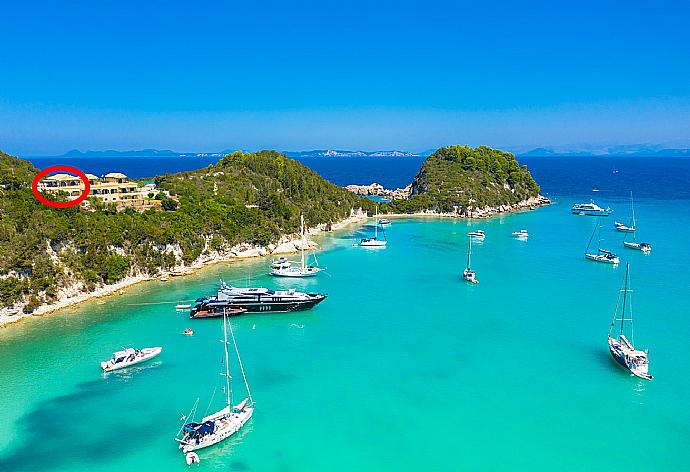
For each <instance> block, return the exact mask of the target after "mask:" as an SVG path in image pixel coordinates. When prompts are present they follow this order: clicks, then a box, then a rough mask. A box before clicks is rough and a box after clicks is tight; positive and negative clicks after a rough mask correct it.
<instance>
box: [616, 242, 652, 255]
mask: <svg viewBox="0 0 690 472" xmlns="http://www.w3.org/2000/svg"><path fill="white" fill-rule="evenodd" d="M623 245H624V246H625V247H627V248H628V249H635V250H637V251H642V252H644V253H645V254H649V253H650V252H652V245H651V244H649V243H638V242H635V241H623Z"/></svg>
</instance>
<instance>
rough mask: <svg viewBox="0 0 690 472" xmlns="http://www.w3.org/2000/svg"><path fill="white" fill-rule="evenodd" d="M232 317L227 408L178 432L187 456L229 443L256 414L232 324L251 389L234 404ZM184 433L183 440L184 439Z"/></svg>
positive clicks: (225, 341)
mask: <svg viewBox="0 0 690 472" xmlns="http://www.w3.org/2000/svg"><path fill="white" fill-rule="evenodd" d="M228 325H229V323H228V317H227V315H226V314H225V313H224V314H223V340H222V341H221V342H222V343H223V349H224V350H225V372H221V374H220V375H222V376H224V377H225V394H226V396H225V406H224V407H223V408H222V409H221V410H219V411H217V412H216V413H213V414H211V415H208V416H205V417H204V418H202V419H201V421H200V422H199V423H196V422H194V421H192V422H189V423H184V424H183V425H182V428H180V431H178V433H177V436H176V437H175V440H176V441H178V442H179V443H180V449H182V452H184V453H185V454H188V453H190V452H192V451H196V450H197V449H203V448H205V447H208V446H212V445H214V444H218V443H219V442H221V441H224V440H226V439H227V438H229V437H230V436H232V435H233V434H235V433H236V432H238V431H239V430H240V429H241V428H242V426H244V424H245V423H246V422H247V421H249V418H251V417H252V414H253V413H254V400H253V399H252V393H251V391H250V390H249V384H248V383H247V377H246V375H245V374H244V367H243V365H242V359H241V358H240V351H239V350H238V349H237V343H236V342H235V334H234V332H233V330H232V325H230V335H231V336H232V343H233V345H234V346H235V352H236V353H237V362H238V364H239V367H240V371H241V372H242V378H243V379H244V386H245V387H246V389H247V397H246V398H245V399H244V400H242V401H241V402H240V403H239V404H237V405H234V406H233V404H232V389H231V386H230V380H231V379H232V377H230V367H229V366H228V363H229V359H228V344H230V343H229V342H228ZM198 403H199V400H198V399H197V401H196V403H195V404H194V407H193V408H192V411H191V412H190V414H189V415H187V416H186V417H184V418H185V419H184V421H186V420H187V418H189V417H192V418H193V417H194V413H195V411H196V407H197V405H198ZM180 433H181V434H182V437H181V438H180V437H179V436H180Z"/></svg>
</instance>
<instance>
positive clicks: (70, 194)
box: [38, 172, 169, 211]
mask: <svg viewBox="0 0 690 472" xmlns="http://www.w3.org/2000/svg"><path fill="white" fill-rule="evenodd" d="M86 178H87V179H88V180H89V184H90V186H91V190H90V191H89V197H95V198H96V199H97V200H99V201H101V202H103V203H113V204H115V206H116V207H117V209H118V210H120V209H123V208H127V207H131V208H134V209H136V210H140V211H142V210H145V209H147V208H152V207H156V206H160V204H161V202H160V200H155V199H154V198H151V196H150V195H151V194H153V195H156V194H158V193H159V192H160V190H158V189H157V188H156V186H155V184H145V185H143V186H141V185H140V184H139V183H138V182H136V181H133V180H130V179H129V178H128V177H127V176H126V175H125V174H123V173H121V172H110V173H109V174H106V175H104V176H103V177H100V178H99V177H97V176H95V175H93V174H86ZM38 188H39V190H41V191H43V192H46V193H57V192H60V191H63V192H65V193H66V194H67V198H68V199H69V200H76V199H77V198H79V196H80V195H81V194H82V193H83V192H84V182H82V180H81V179H80V178H79V177H77V176H74V175H70V174H55V175H51V176H48V177H46V178H45V179H43V180H42V181H41V182H40V183H39V184H38ZM163 193H165V194H166V195H168V196H169V194H168V192H166V191H164V192H163Z"/></svg>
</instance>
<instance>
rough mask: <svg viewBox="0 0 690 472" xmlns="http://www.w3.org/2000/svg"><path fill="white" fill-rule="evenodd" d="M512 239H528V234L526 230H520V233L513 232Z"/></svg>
mask: <svg viewBox="0 0 690 472" xmlns="http://www.w3.org/2000/svg"><path fill="white" fill-rule="evenodd" d="M513 237H514V238H518V239H527V238H529V233H528V232H527V230H526V229H521V230H520V231H513Z"/></svg>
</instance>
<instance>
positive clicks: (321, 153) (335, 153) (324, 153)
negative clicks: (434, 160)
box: [285, 149, 424, 157]
mask: <svg viewBox="0 0 690 472" xmlns="http://www.w3.org/2000/svg"><path fill="white" fill-rule="evenodd" d="M285 155H286V156H288V157H423V156H424V154H418V153H414V152H407V151H342V150H333V149H329V150H324V149H321V150H315V151H285Z"/></svg>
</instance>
